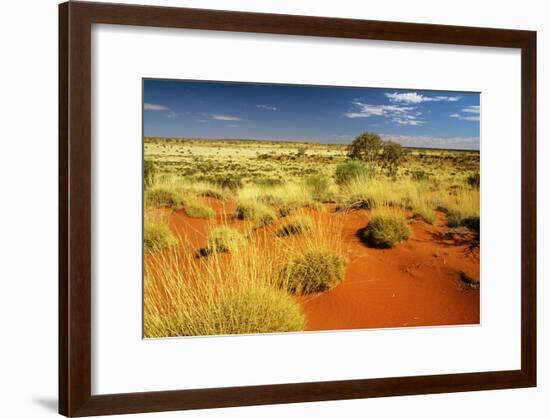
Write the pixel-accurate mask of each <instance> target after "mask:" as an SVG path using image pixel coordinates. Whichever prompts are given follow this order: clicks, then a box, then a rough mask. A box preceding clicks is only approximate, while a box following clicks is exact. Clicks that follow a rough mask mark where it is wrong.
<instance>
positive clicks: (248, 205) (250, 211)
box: [235, 202, 277, 226]
mask: <svg viewBox="0 0 550 418" xmlns="http://www.w3.org/2000/svg"><path fill="white" fill-rule="evenodd" d="M235 214H236V216H237V218H238V219H244V220H250V221H254V222H255V224H256V226H265V225H269V224H272V223H273V222H275V219H277V216H276V215H275V211H274V210H273V209H271V208H270V207H269V206H266V205H264V204H261V203H257V202H241V203H239V205H238V206H237V208H236V209H235Z"/></svg>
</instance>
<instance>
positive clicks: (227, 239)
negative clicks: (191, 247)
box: [206, 225, 246, 252]
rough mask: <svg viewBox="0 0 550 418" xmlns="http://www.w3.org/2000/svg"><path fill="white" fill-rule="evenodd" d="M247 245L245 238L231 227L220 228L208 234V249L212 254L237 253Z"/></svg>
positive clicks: (223, 226)
mask: <svg viewBox="0 0 550 418" xmlns="http://www.w3.org/2000/svg"><path fill="white" fill-rule="evenodd" d="M245 245H246V238H245V236H244V235H243V234H242V233H241V232H239V231H237V230H236V229H233V228H230V227H229V226H225V225H222V226H218V227H216V228H214V229H212V230H211V231H210V232H209V233H208V240H207V244H206V248H207V249H208V250H209V251H210V252H224V251H235V250H237V249H239V248H241V247H243V246H245Z"/></svg>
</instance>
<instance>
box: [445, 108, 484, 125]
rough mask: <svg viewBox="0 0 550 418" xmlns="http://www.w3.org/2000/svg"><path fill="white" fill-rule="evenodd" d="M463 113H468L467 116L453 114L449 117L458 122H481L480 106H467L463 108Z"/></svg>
mask: <svg viewBox="0 0 550 418" xmlns="http://www.w3.org/2000/svg"><path fill="white" fill-rule="evenodd" d="M462 112H464V113H466V114H467V115H462V114H460V113H451V114H450V115H449V117H451V118H455V119H458V120H468V121H472V122H477V121H479V112H480V109H479V106H465V107H463V108H462Z"/></svg>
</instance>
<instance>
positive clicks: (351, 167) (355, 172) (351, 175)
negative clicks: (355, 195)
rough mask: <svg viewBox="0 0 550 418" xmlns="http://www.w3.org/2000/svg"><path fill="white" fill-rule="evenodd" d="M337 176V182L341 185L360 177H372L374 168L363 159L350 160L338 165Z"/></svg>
mask: <svg viewBox="0 0 550 418" xmlns="http://www.w3.org/2000/svg"><path fill="white" fill-rule="evenodd" d="M335 176H336V184H338V185H340V186H341V185H345V184H349V183H351V182H352V181H354V180H357V179H360V178H364V177H371V176H372V170H371V169H370V167H369V166H368V165H366V164H364V163H362V162H361V161H357V160H348V161H345V162H343V163H340V164H338V165H337V166H336V173H335Z"/></svg>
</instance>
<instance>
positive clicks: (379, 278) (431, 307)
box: [170, 199, 480, 331]
mask: <svg viewBox="0 0 550 418" xmlns="http://www.w3.org/2000/svg"><path fill="white" fill-rule="evenodd" d="M208 203H209V205H210V206H212V207H213V208H214V209H215V210H216V212H217V217H216V219H215V221H217V222H220V221H222V220H223V215H221V213H232V212H233V211H234V208H235V206H234V203H231V202H229V203H224V204H222V203H220V202H219V201H217V200H215V199H208ZM329 210H333V209H332V208H330V209H329ZM211 222H212V221H211V220H210V221H208V220H204V219H194V218H189V217H188V216H186V215H185V213H184V212H183V211H175V212H171V213H170V227H171V229H172V230H173V232H175V233H176V234H180V235H183V234H185V235H186V236H187V237H188V239H189V241H190V242H191V243H192V244H193V245H196V248H200V247H202V246H204V244H205V236H206V228H207V226H208V224H209V223H211ZM232 223H233V224H234V225H235V226H236V227H241V228H243V229H244V227H245V225H243V222H240V221H232ZM367 223H368V211H365V210H358V211H353V212H349V213H346V214H345V215H344V222H343V231H342V239H343V242H344V246H345V248H346V251H347V255H348V260H349V262H348V265H347V268H346V273H345V278H344V280H343V281H342V283H341V284H339V285H338V286H336V287H335V288H334V289H332V290H331V291H329V292H326V293H323V294H319V295H315V296H308V297H300V298H298V300H299V302H300V304H301V305H302V308H303V310H304V313H305V316H306V321H307V328H306V329H307V330H308V331H318V330H334V329H360V328H363V329H364V328H391V327H407V326H429V325H458V324H478V323H479V308H480V291H479V288H477V289H476V288H472V287H471V286H469V285H467V284H466V283H464V282H463V281H462V279H461V272H464V273H466V275H467V276H469V277H470V278H471V279H473V280H477V281H479V248H478V247H472V239H471V238H472V236H471V234H466V235H465V236H463V235H462V234H457V233H453V231H452V230H450V229H449V228H447V227H446V225H445V215H444V214H442V213H439V214H438V221H437V222H436V223H435V225H430V224H427V223H425V222H423V221H421V220H415V221H414V222H413V223H412V225H411V226H412V229H413V235H412V237H411V238H410V239H409V240H408V241H406V242H404V243H402V244H399V245H397V246H396V247H394V248H392V249H376V248H369V247H368V246H367V245H365V244H364V243H363V242H362V241H361V240H360V239H359V237H358V235H357V232H358V231H359V230H360V229H362V228H364V227H365V226H366V225H367Z"/></svg>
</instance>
